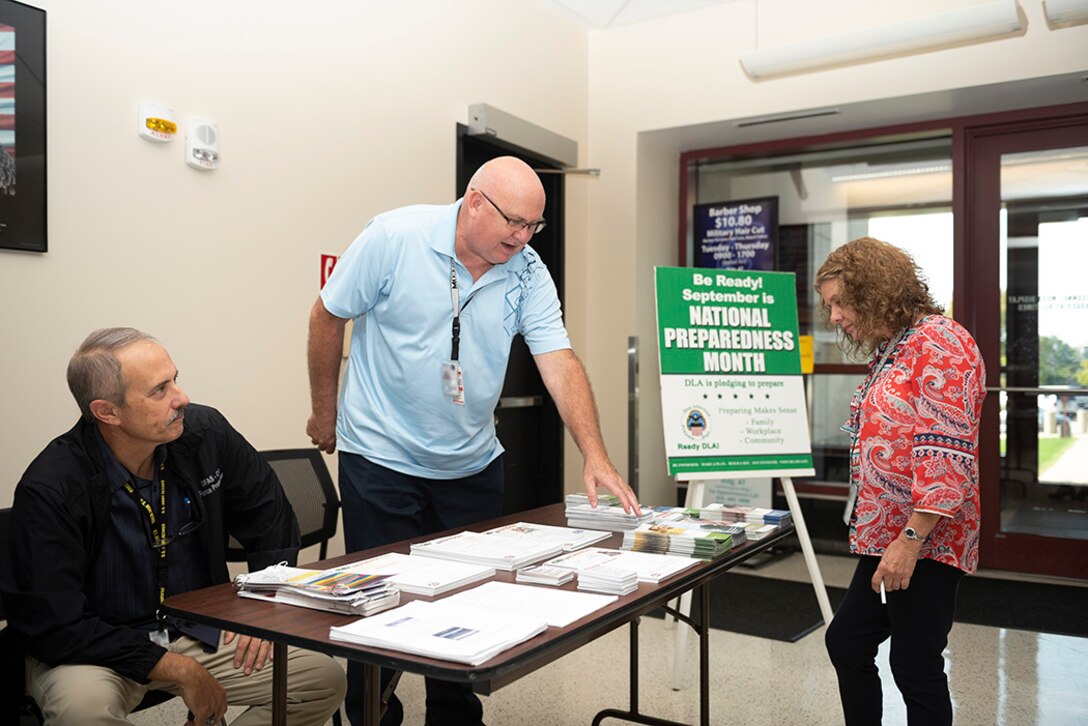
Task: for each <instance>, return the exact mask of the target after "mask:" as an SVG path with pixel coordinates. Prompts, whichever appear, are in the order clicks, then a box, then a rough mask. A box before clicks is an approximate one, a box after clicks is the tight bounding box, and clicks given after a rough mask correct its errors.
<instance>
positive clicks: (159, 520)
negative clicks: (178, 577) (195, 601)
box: [125, 462, 167, 605]
mask: <svg viewBox="0 0 1088 726" xmlns="http://www.w3.org/2000/svg"><path fill="white" fill-rule="evenodd" d="M165 472H166V463H165V462H163V463H162V464H160V465H159V516H158V517H156V516H155V510H154V509H153V508H152V506H151V505H150V504H148V503H147V500H146V499H144V498H143V497H142V496H140V493H139V492H138V491H136V488H135V487H134V486H132V482H131V481H126V482H125V491H127V492H128V493H129V496H131V497H132V499H133V501H135V502H136V503H137V504H139V505H141V506H142V507H143V508H144V511H145V512H147V518H148V520H150V522H151V536H152V538H154V537H155V525H158V529H159V542H161V543H162V544H161V546H160V547H159V548H158V549H159V567H158V582H159V604H160V605H162V603H163V601H165V600H166V545H167V539H166V473H165Z"/></svg>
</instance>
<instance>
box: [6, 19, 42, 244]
mask: <svg viewBox="0 0 1088 726" xmlns="http://www.w3.org/2000/svg"><path fill="white" fill-rule="evenodd" d="M45 211H46V207H45V11H44V10H41V9H39V8H35V7H31V6H30V5H26V4H24V3H21V2H15V0H0V248H4V249H10V250H26V251H30V252H45V251H46V249H47V248H48V245H47V238H46V224H45V222H46V214H45Z"/></svg>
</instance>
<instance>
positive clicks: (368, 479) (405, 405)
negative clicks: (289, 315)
mask: <svg viewBox="0 0 1088 726" xmlns="http://www.w3.org/2000/svg"><path fill="white" fill-rule="evenodd" d="M544 202H545V197H544V188H543V186H542V185H541V184H540V179H539V178H538V177H537V175H536V172H534V171H533V170H532V169H531V168H530V167H529V166H528V165H526V164H525V163H523V162H522V161H520V160H518V159H515V158H514V157H500V158H498V159H494V160H492V161H489V162H488V163H486V164H484V165H483V166H482V167H480V169H479V170H478V171H477V172H476V174H475V175H473V177H472V179H471V180H470V181H469V184H468V191H467V192H466V193H465V196H464V197H462V198H461V199H459V200H458V201H456V202H454V203H453V204H450V205H448V206H423V205H419V206H410V207H403V208H401V209H396V210H393V211H390V212H386V213H384V214H380V215H378V216H377V217H375V218H374V219H372V220H371V221H370V222H369V223H368V224H367V226H366V228H365V229H364V230H363V231H362V233H361V234H360V235H359V237H358V238H356V240H355V242H354V243H352V245H351V247H350V248H349V249H348V251H347V252H346V253H345V254H344V256H343V257H342V258H341V259H340V261H339V262H338V263H337V266H336V269H335V272H334V273H333V275H332V276H331V277H330V278H329V281H328V283H327V284H326V286H325V288H324V289H323V290H322V291H321V295H320V297H319V298H318V300H317V302H316V303H315V304H314V307H313V310H312V312H311V314H310V340H309V366H310V388H311V396H312V401H313V413H312V415H311V416H310V420H309V423H308V425H307V428H306V430H307V433H308V434H309V435H310V438H311V440H312V441H313V443H314V444H315V445H316V446H317V447H318V448H320V449H321V450H322V451H325V452H327V453H332V452H333V451H334V450H336V449H337V448H339V452H340V453H339V464H340V493H341V497H342V499H343V506H344V538H345V544H346V547H347V550H348V551H349V552H351V551H355V550H360V549H366V548H369V547H376V546H378V545H382V544H387V543H389V542H394V541H398V540H403V539H406V538H408V537H415V536H419V535H425V534H430V533H433V532H439V531H442V530H445V529H452V528H458V527H464V526H467V525H470V524H473V523H475V522H479V521H482V520H486V519H490V518H493V517H497V516H499V515H500V514H501V513H502V489H503V466H502V452H503V448H502V445H501V444H500V443H499V441H498V439H497V438H496V436H495V423H494V411H495V406H496V404H497V403H498V399H499V395H500V394H501V392H502V387H503V379H504V377H505V373H506V365H507V360H508V359H509V356H510V344H511V342H512V341H513V339H514V336H515V335H521V336H522V337H523V338H524V339H525V342H526V344H527V345H528V347H529V350H530V352H531V353H532V355H533V359H534V361H535V362H536V365H537V368H538V369H539V370H540V374H541V377H542V378H543V380H544V385H545V386H546V387H547V389H548V392H549V393H550V394H551V396H552V398H553V399H554V400H555V403H556V405H557V407H558V409H559V413H560V415H561V416H562V417H563V421H564V423H565V424H566V426H567V428H568V429H569V430H570V432H571V435H572V436H573V437H574V440H575V442H576V443H577V445H578V448H579V449H580V450H581V452H582V454H583V456H584V457H585V469H584V471H583V478H584V481H585V488H586V493H587V495H588V496H589V499H590V501H591V502H594V503H595V502H596V499H597V489H598V488H599V487H604V488H605V489H607V490H608V491H610V492H611V493H613V494H615V495H616V496H618V497H619V498H620V501H621V502H622V503H623V506H624V508H625V509H627V510H628V511H633V510H634V509H635V508H637V506H638V501H637V499H636V497H635V495H634V492H632V490H631V488H630V487H629V486H627V484H626V483H625V482H624V481H623V479H622V478H621V477H620V475H619V474H618V473H617V471H616V468H615V467H614V466H613V465H612V462H611V460H610V459H609V457H608V453H607V452H606V451H605V447H604V442H603V441H602V439H601V433H600V427H599V424H598V416H597V407H596V404H595V403H594V401H593V394H592V391H591V390H590V386H589V380H588V378H587V377H586V373H585V369H584V368H583V367H582V364H581V362H580V361H579V360H578V358H577V356H575V354H574V352H573V351H572V350H571V346H570V340H569V339H568V336H567V331H566V329H565V328H564V326H563V317H562V313H561V311H560V306H559V298H558V296H557V294H556V290H555V284H554V282H553V281H552V278H551V275H550V274H549V273H548V269H547V267H546V266H545V264H544V262H543V261H542V260H541V259H540V256H539V255H538V254H537V253H536V252H535V251H534V250H533V248H532V247H530V246H529V245H528V242H529V240H530V238H531V237H532V236H533V235H534V234H535V233H537V232H539V231H540V230H541V229H543V228H544V219H543V216H542V215H543V213H544ZM351 319H355V325H354V331H353V334H352V340H351V353H350V356H349V360H348V369H347V372H346V374H345V376H344V383H343V387H344V390H343V393H342V396H341V397H340V405H339V409H338V406H337V384H338V378H339V371H340V356H341V351H342V350H343V337H344V325H345V323H346V322H347V321H348V320H351ZM390 676H391V674H389V673H383V684H384V683H385V682H387V681H388V679H389V677H390ZM362 709H363V704H362V673H361V668H357V667H355V666H353V665H352V664H350V663H349V667H348V698H347V713H348V717H349V718H350V719H351V722H352V723H353V724H359V723H361V719H362ZM481 717H482V707H481V705H480V701H479V699H478V698H476V696H475V695H474V694H473V693H472V688H471V686H470V685H468V684H455V683H445V682H441V681H435V680H433V679H428V681H427V724H428V726H436V725H438V724H457V726H464V725H465V724H478V723H481ZM400 722H401V707H400V704H399V702H397V700H396V697H395V696H394V697H393V698H392V699H391V701H390V704H389V708H388V710H387V713H386V714H385V716H384V717H383V719H382V724H383V726H395V725H396V724H399V723H400Z"/></svg>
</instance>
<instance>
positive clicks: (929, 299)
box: [815, 237, 944, 355]
mask: <svg viewBox="0 0 1088 726" xmlns="http://www.w3.org/2000/svg"><path fill="white" fill-rule="evenodd" d="M829 280H838V281H839V302H840V304H841V305H843V306H844V307H850V308H853V309H854V312H855V313H856V315H857V321H856V323H855V326H854V329H855V330H856V331H857V333H858V337H859V338H860V339H859V340H855V339H854V338H851V337H850V336H847V335H840V336H839V346H840V347H841V348H842V349H843V350H844V351H846V352H847V353H848V354H850V355H858V354H862V355H868V354H870V353H872V352H873V350H874V349H875V348H876V347H877V346H878V345H879V344H880V343H881V341H883V340H884V337H885V335H886V331H889V330H890V331H892V332H893V333H894V332H895V331H898V330H900V329H902V328H905V327H907V326H908V325H910V324H911V323H913V322H915V321H916V320H917V319H918V318H919V317H920V316H922V315H932V314H940V313H943V312H944V310H943V309H942V308H941V307H940V306H938V305H937V303H936V302H934V301H933V296H932V295H930V293H929V285H927V284H926V282H925V280H924V279H923V278H922V275H921V271H920V269H919V267H918V265H917V264H915V262H914V259H913V258H912V257H911V256H910V255H908V254H907V253H906V252H904V251H903V250H901V249H899V248H898V247H896V246H895V245H890V244H888V243H887V242H881V241H880V240H878V239H874V238H872V237H860V238H858V239H856V240H853V241H851V242H847V243H846V244H844V245H843V246H842V247H839V248H838V249H836V250H834V251H832V253H831V254H830V255H828V256H827V259H826V260H824V263H823V264H822V265H820V269H819V270H818V271H817V272H816V280H815V287H816V290H817V291H819V289H820V287H821V286H822V285H823V284H824V283H825V282H828V281H829ZM830 315H831V309H830V307H828V306H827V305H826V304H824V302H823V300H822V299H821V301H820V316H821V317H822V318H823V321H824V325H826V326H827V327H828V328H829V329H830V328H832V327H833V326H832V325H831V323H830V320H829V318H830Z"/></svg>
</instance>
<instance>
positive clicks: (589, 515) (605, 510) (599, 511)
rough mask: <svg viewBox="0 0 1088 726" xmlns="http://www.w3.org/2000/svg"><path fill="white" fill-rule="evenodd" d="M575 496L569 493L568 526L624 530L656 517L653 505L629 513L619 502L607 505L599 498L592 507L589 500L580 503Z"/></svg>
mask: <svg viewBox="0 0 1088 726" xmlns="http://www.w3.org/2000/svg"><path fill="white" fill-rule="evenodd" d="M573 496H575V495H570V494H568V495H567V502H566V514H567V526H568V527H579V528H584V529H596V530H607V531H609V532H623V531H625V530H628V529H634V528H635V527H637V526H639V525H640V524H644V523H646V522H649V521H651V520H652V519H653V517H654V510H653V509H652V508H651V507H642V509H641V511H640V512H639V513H638V514H628V513H627V512H625V511H623V507H621V506H620V505H619V504H615V505H610V506H605V504H604V503H603V500H599V501H598V504H597V506H596V507H591V506H590V505H589V503H588V502H582V503H578V502H577V501H576V500H572V497H573ZM579 496H581V497H583V499H584V497H585V495H579Z"/></svg>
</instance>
